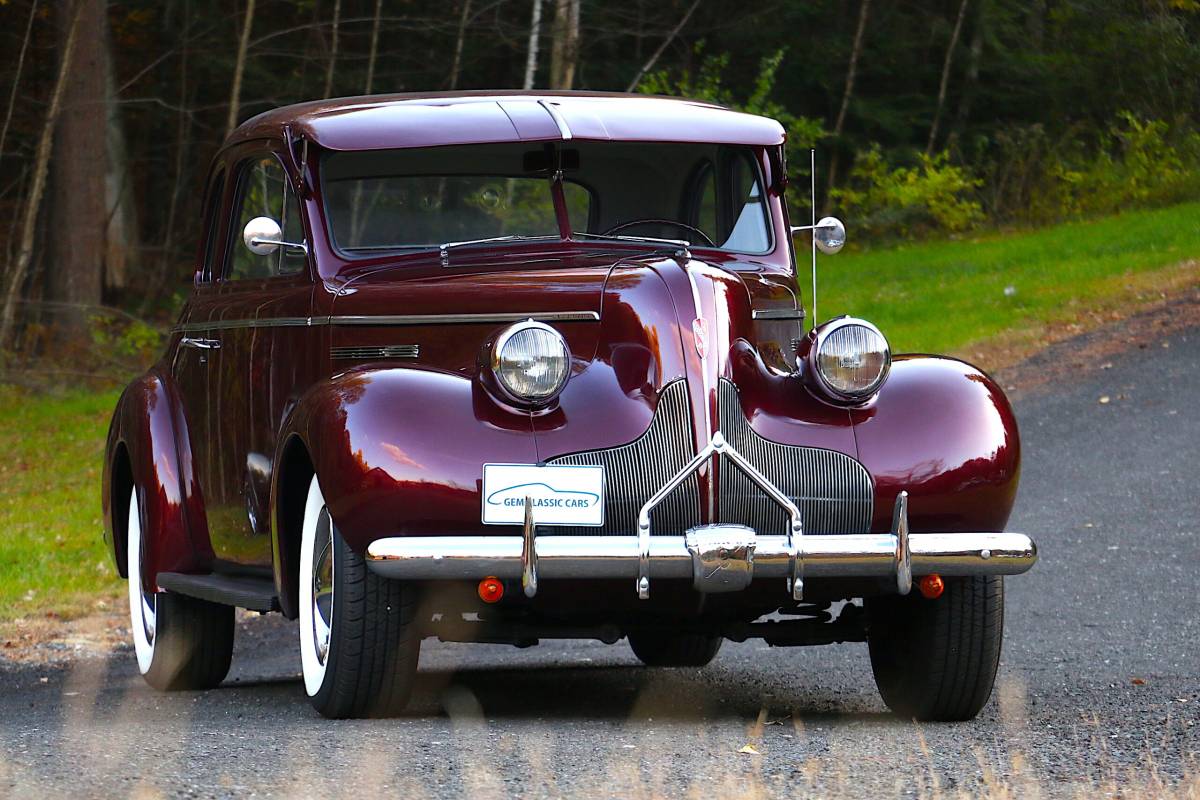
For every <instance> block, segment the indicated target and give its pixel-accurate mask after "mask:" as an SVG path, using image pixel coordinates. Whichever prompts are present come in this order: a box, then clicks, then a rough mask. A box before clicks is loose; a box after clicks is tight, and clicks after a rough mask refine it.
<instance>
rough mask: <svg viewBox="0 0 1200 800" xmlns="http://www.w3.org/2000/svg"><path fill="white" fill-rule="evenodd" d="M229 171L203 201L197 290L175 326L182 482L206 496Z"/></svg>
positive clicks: (220, 172) (213, 183)
mask: <svg viewBox="0 0 1200 800" xmlns="http://www.w3.org/2000/svg"><path fill="white" fill-rule="evenodd" d="M226 184H227V181H226V180H225V171H224V170H223V169H220V168H218V169H217V171H216V173H215V174H214V175H213V176H212V178H211V179H210V180H209V183H208V191H207V193H206V195H205V201H204V217H203V227H202V230H203V234H202V237H201V242H200V246H199V248H198V250H197V259H196V269H195V272H194V278H193V283H194V286H193V289H192V293H191V295H190V296H189V297H188V301H187V303H186V304H185V305H184V308H183V312H182V313H181V315H180V321H179V324H178V325H177V326H176V331H175V333H174V336H176V337H178V338H177V339H176V341H175V342H174V350H173V352H172V360H171V377H172V378H173V380H174V383H175V386H176V387H177V389H178V391H179V399H180V402H181V404H182V405H183V414H184V420H185V422H186V424H187V431H188V444H189V445H190V448H191V454H192V461H191V464H190V469H191V475H188V476H180V477H181V478H182V479H183V480H185V481H187V482H189V483H191V482H193V481H195V480H199V482H200V489H201V492H200V494H201V496H202V497H203V496H204V493H205V490H206V489H207V483H206V480H205V476H206V475H207V473H208V468H209V465H210V463H211V461H212V447H211V444H212V442H213V437H214V432H213V431H212V430H211V429H210V427H209V424H210V415H209V408H208V403H209V386H208V384H209V379H210V376H211V373H212V372H213V371H214V370H216V369H218V368H219V364H218V363H217V362H218V361H219V360H220V357H221V351H220V349H219V348H220V341H219V340H218V339H217V338H216V335H215V334H214V332H213V329H212V317H213V316H214V315H215V314H216V309H217V299H218V298H217V291H216V286H215V285H214V283H213V276H214V273H217V272H219V271H220V264H221V258H222V256H223V255H224V239H223V234H224V229H225V225H224V223H225V220H226V217H227V214H226V213H224V211H225V199H226V189H227V188H228V187H227V185H226Z"/></svg>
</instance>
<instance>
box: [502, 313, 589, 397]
mask: <svg viewBox="0 0 1200 800" xmlns="http://www.w3.org/2000/svg"><path fill="white" fill-rule="evenodd" d="M492 372H493V373H494V374H495V375H496V379H497V380H498V381H499V382H500V385H501V386H502V387H503V388H504V390H505V391H506V392H508V393H509V394H511V395H512V396H513V397H514V398H516V399H518V400H522V401H525V402H531V403H536V402H541V401H545V400H549V399H550V398H552V397H554V395H556V394H558V393H559V392H560V391H562V388H563V386H564V385H566V383H567V378H568V377H569V376H570V374H571V352H570V350H568V349H567V343H566V341H565V340H564V339H563V337H562V334H560V333H559V332H558V331H556V330H554V328H551V327H550V326H549V325H543V324H542V323H540V322H534V321H533V320H526V321H525V322H518V323H517V324H516V325H513V326H512V327H510V328H508V329H507V330H505V331H504V333H502V334H500V337H499V338H498V339H496V346H495V347H494V348H493V349H492Z"/></svg>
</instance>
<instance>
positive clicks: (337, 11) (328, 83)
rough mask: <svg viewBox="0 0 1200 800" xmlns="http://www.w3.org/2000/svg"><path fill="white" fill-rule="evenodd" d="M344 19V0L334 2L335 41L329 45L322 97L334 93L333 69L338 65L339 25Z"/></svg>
mask: <svg viewBox="0 0 1200 800" xmlns="http://www.w3.org/2000/svg"><path fill="white" fill-rule="evenodd" d="M341 19H342V0H334V2H333V29H332V33H333V40H332V41H331V42H330V45H329V65H328V66H327V67H326V68H325V92H324V93H323V94H322V95H321V96H322V97H330V96H331V94H332V92H333V67H334V64H336V63H337V54H338V24H339V23H340V22H341Z"/></svg>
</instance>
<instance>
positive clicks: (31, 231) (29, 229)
mask: <svg viewBox="0 0 1200 800" xmlns="http://www.w3.org/2000/svg"><path fill="white" fill-rule="evenodd" d="M81 11H82V8H81V7H79V6H76V7H75V9H74V13H73V14H72V17H71V21H70V23H69V25H68V26H67V31H66V36H65V37H64V41H63V44H62V48H61V51H62V56H61V58H62V61H61V62H60V63H59V66H58V78H57V79H56V80H55V82H54V91H53V92H52V93H51V95H50V104H49V105H48V106H47V107H46V118H45V120H44V121H43V122H42V133H41V135H40V136H39V137H38V145H37V154H36V155H35V156H34V162H33V178H32V180H31V181H30V185H29V196H28V197H27V198H26V200H25V209H24V212H23V219H22V221H21V244H20V247H19V248H18V250H17V259H16V261H15V262H14V264H13V268H12V270H11V271H10V273H9V281H8V289H7V291H6V292H5V295H4V309H3V311H2V312H0V352H2V351H3V349H4V348H5V347H6V346H7V345H8V341H9V338H10V337H11V335H12V331H13V327H14V326H15V324H16V310H17V298H18V297H19V296H20V294H21V288H22V287H23V286H24V284H25V276H26V275H27V274H28V273H29V264H30V262H31V261H32V260H33V245H34V238H35V234H36V232H37V217H38V210H39V209H40V208H41V206H42V195H43V194H44V193H45V190H46V175H47V174H48V173H49V171H50V152H51V150H52V149H53V147H52V145H53V144H54V129H55V126H56V123H57V122H58V118H59V114H60V112H61V111H62V104H63V95H64V94H66V88H67V83H68V81H69V79H70V74H71V62H72V61H73V60H74V55H75V42H76V39H77V32H78V29H79V18H80V12H81Z"/></svg>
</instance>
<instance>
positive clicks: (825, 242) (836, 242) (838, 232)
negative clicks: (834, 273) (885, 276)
mask: <svg viewBox="0 0 1200 800" xmlns="http://www.w3.org/2000/svg"><path fill="white" fill-rule="evenodd" d="M808 172H809V181H810V183H809V186H810V192H811V194H812V224H811V225H793V226H792V235H793V236H795V235H796V234H797V233H799V232H800V231H809V232H810V233H811V234H812V326H813V328H816V327H817V251H818V250H820V251H821V252H822V253H825V254H826V255H833V254H834V253H837V252H839V251H840V250H841V249H842V247H843V246H845V244H846V226H845V225H843V224H842V221H841V220H840V219H838V218H837V217H822V218H821V221H820V222H818V221H817V151H816V150H809V151H808ZM817 231H821V235H820V236H819V237H818V236H817ZM797 267H799V265H797ZM796 277H799V275H797V276H796Z"/></svg>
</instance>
